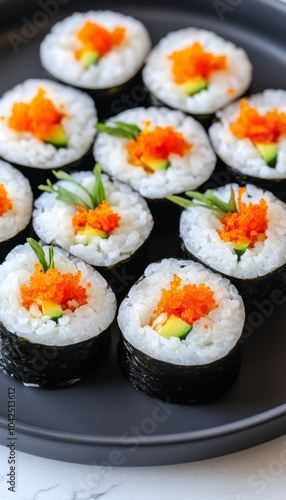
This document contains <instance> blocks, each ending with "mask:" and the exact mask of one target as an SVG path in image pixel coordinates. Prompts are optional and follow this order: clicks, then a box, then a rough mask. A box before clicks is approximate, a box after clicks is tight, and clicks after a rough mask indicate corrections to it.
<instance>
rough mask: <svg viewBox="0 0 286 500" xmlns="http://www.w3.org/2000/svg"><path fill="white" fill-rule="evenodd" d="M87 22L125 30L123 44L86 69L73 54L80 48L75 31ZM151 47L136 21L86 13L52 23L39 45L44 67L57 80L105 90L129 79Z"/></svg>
mask: <svg viewBox="0 0 286 500" xmlns="http://www.w3.org/2000/svg"><path fill="white" fill-rule="evenodd" d="M86 21H92V22H95V23H98V24H100V25H101V26H102V27H104V28H106V29H107V30H113V29H114V28H116V27H123V28H125V29H126V39H125V41H124V42H123V43H122V44H120V45H118V46H115V47H114V48H113V49H112V50H111V51H110V52H109V53H107V54H106V55H105V56H104V57H102V58H100V60H99V61H98V63H97V64H92V65H91V66H90V67H89V68H88V69H84V67H83V65H82V63H81V61H78V60H77V59H76V58H75V56H74V51H75V50H78V49H80V48H81V42H80V41H79V40H78V39H77V38H76V36H75V35H76V32H77V31H78V30H79V29H80V28H81V27H82V26H83V25H84V24H85V22H86ZM150 47H151V41H150V37H149V34H148V32H147V30H146V28H145V27H144V26H143V24H142V23H141V22H140V21H138V20H137V19H134V18H133V17H131V16H125V15H123V14H119V13H116V12H111V11H89V12H86V13H75V14H73V15H72V16H70V17H67V18H66V19H64V20H63V21H61V22H59V23H57V24H55V26H54V27H53V28H52V30H51V33H50V34H49V35H47V36H46V38H45V39H44V41H43V42H42V44H41V46H40V56H41V62H42V65H43V66H44V68H45V69H46V70H47V71H49V72H50V73H51V74H52V75H53V76H55V77H56V78H58V79H59V80H62V81H63V82H66V83H69V84H71V85H75V86H78V87H82V88H89V89H105V88H109V87H114V86H116V85H121V84H122V83H125V82H126V81H127V80H129V79H130V78H132V77H133V76H134V75H135V74H136V73H137V72H138V71H139V70H140V68H141V67H142V65H143V63H144V60H145V57H146V55H147V53H148V52H149V50H150ZM63 68H65V71H63Z"/></svg>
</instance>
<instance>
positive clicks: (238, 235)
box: [218, 187, 268, 248]
mask: <svg viewBox="0 0 286 500" xmlns="http://www.w3.org/2000/svg"><path fill="white" fill-rule="evenodd" d="M245 192H246V188H245V187H240V188H239V190H238V203H237V205H238V212H234V213H228V214H227V215H226V216H225V217H224V218H223V219H222V221H221V222H222V224H223V229H222V230H221V231H218V233H219V235H220V237H221V238H222V239H223V241H230V242H232V243H234V244H236V243H238V244H244V243H246V244H248V245H249V247H250V248H253V247H254V245H255V243H256V242H257V241H258V240H264V239H265V238H266V235H265V232H266V230H267V227H268V222H267V202H266V201H265V200H264V199H263V198H262V199H261V200H260V201H259V203H257V204H253V203H249V204H248V205H246V204H245V203H244V202H243V201H242V196H243V194H244V193H245Z"/></svg>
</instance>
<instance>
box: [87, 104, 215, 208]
mask: <svg viewBox="0 0 286 500" xmlns="http://www.w3.org/2000/svg"><path fill="white" fill-rule="evenodd" d="M96 128H97V130H98V131H99V134H98V136H97V140H96V142H95V145H94V156H95V158H96V160H97V161H99V162H100V163H101V165H102V169H103V170H104V171H105V172H107V173H108V174H109V175H111V176H112V177H114V178H115V179H118V180H120V181H122V182H125V183H127V184H129V185H130V186H131V187H132V188H133V189H135V190H136V191H138V192H139V193H140V194H141V196H144V197H145V198H148V199H152V200H156V199H163V198H165V197H166V196H168V195H170V194H173V193H181V192H183V191H185V190H186V189H196V188H197V187H199V186H200V185H201V184H203V183H204V182H205V181H207V180H208V179H209V177H210V176H211V174H212V172H213V170H214V168H215V163H216V156H215V154H214V152H213V150H212V148H211V145H210V143H209V140H208V136H207V134H206V132H205V130H204V128H203V127H202V125H201V124H200V123H198V122H197V121H196V120H194V119H193V118H192V117H190V116H186V115H184V113H182V112H181V111H174V110H170V109H167V108H155V107H150V108H142V107H141V108H136V109H130V110H127V111H124V112H122V113H120V114H118V115H117V116H116V117H114V118H112V119H110V120H108V121H107V122H106V123H105V124H101V123H99V124H97V126H96Z"/></svg>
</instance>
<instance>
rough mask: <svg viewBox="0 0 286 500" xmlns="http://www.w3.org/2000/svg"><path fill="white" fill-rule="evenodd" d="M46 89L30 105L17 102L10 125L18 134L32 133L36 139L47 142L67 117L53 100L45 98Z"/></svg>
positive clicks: (40, 90)
mask: <svg viewBox="0 0 286 500" xmlns="http://www.w3.org/2000/svg"><path fill="white" fill-rule="evenodd" d="M46 92H47V91H46V90H45V89H41V88H40V89H38V93H37V95H36V96H35V97H34V98H33V99H32V101H31V102H30V103H25V102H16V103H15V104H14V105H13V108H12V114H11V116H10V118H9V121H8V125H9V127H10V128H13V129H14V130H16V131H17V132H32V134H34V136H35V137H37V138H38V139H40V140H45V138H46V136H47V134H48V133H49V132H50V130H51V128H52V127H53V126H54V125H56V124H59V123H60V122H61V120H62V118H63V117H64V116H65V115H64V114H62V113H59V112H58V111H57V110H56V108H55V106H54V104H53V102H52V101H51V99H47V98H46V97H45V94H46Z"/></svg>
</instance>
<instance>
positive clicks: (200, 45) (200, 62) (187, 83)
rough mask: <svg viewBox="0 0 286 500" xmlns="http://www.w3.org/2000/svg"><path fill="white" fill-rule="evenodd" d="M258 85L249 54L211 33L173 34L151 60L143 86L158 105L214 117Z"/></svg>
mask: <svg viewBox="0 0 286 500" xmlns="http://www.w3.org/2000/svg"><path fill="white" fill-rule="evenodd" d="M251 79H252V64H251V62H250V60H249V58H248V56H247V54H246V52H245V51H244V50H243V49H242V48H240V47H237V46H235V45H234V44H233V43H231V42H230V41H228V40H225V39H223V38H222V37H220V36H218V35H216V34H215V33H213V32H211V31H207V30H202V29H197V28H185V29H181V30H179V31H175V32H172V33H169V34H168V35H166V36H165V37H164V38H162V39H161V40H160V42H159V43H158V45H157V46H155V47H154V48H153V50H152V51H151V52H150V54H149V56H148V57H147V61H146V65H145V67H144V69H143V81H144V83H145V85H146V87H147V89H148V90H149V92H150V93H151V96H152V99H153V101H154V103H156V104H161V105H167V106H170V107H171V108H175V109H181V110H182V111H184V112H186V113H189V114H192V115H194V116H195V115H203V116H204V115H210V114H212V113H214V112H215V111H217V110H218V109H220V108H222V107H223V106H225V105H226V104H228V103H230V102H231V101H233V100H234V99H236V98H237V97H240V96H241V95H242V94H243V93H244V92H245V91H246V90H247V88H248V87H249V85H250V83H251Z"/></svg>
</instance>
